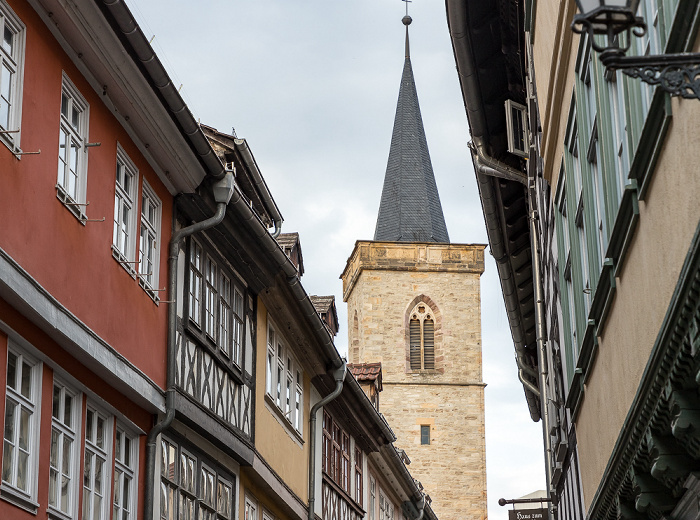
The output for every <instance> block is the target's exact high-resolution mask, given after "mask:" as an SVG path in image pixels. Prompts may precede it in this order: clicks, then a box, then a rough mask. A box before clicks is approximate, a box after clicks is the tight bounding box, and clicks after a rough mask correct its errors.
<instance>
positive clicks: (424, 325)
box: [408, 303, 435, 370]
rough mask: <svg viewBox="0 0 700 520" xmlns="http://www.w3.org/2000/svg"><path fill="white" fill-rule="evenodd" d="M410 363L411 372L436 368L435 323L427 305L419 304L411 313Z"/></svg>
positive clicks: (409, 327)
mask: <svg viewBox="0 0 700 520" xmlns="http://www.w3.org/2000/svg"><path fill="white" fill-rule="evenodd" d="M408 333H409V363H410V367H411V370H430V369H434V368H435V321H434V318H433V313H432V311H431V309H430V307H428V306H427V305H426V304H425V303H419V304H418V305H416V306H415V308H414V309H413V311H411V317H410V320H409V324H408Z"/></svg>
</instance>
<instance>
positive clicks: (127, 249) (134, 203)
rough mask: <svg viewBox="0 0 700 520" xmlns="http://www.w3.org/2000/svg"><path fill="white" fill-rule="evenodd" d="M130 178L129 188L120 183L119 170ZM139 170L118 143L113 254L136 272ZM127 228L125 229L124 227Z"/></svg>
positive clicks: (125, 266)
mask: <svg viewBox="0 0 700 520" xmlns="http://www.w3.org/2000/svg"><path fill="white" fill-rule="evenodd" d="M120 169H121V171H122V176H123V177H124V178H126V177H127V176H128V177H129V178H130V186H129V189H125V188H124V186H123V185H121V184H120V183H119V176H120V175H119V172H120ZM138 182H139V170H138V168H136V165H135V164H134V163H133V162H132V160H131V159H129V156H128V155H127V154H126V152H125V151H124V149H123V148H122V147H121V145H120V144H119V143H117V164H116V171H115V179H114V221H113V228H112V254H113V256H114V257H115V258H116V259H117V260H118V261H119V263H120V264H122V266H124V268H125V269H126V270H127V271H129V272H130V273H132V274H133V273H135V272H136V270H135V266H136V264H135V262H134V257H135V255H136V235H137V233H136V224H137V218H136V212H137V211H138V199H137V198H136V193H137V192H138ZM124 210H126V211H128V214H127V218H126V222H123V211H124ZM124 228H125V229H124ZM124 232H125V233H126V236H127V238H126V240H124V241H123V242H124V243H123V244H122V240H119V239H118V234H120V233H124Z"/></svg>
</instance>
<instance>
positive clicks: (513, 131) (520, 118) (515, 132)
mask: <svg viewBox="0 0 700 520" xmlns="http://www.w3.org/2000/svg"><path fill="white" fill-rule="evenodd" d="M505 105H506V132H507V134H508V151H509V152H510V153H512V154H515V155H519V156H520V157H527V156H528V155H529V150H528V147H529V143H528V135H527V109H526V108H525V107H524V106H523V105H521V104H519V103H516V102H515V101H513V100H511V99H508V100H506V103H505Z"/></svg>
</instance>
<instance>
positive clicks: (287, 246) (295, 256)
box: [277, 233, 304, 278]
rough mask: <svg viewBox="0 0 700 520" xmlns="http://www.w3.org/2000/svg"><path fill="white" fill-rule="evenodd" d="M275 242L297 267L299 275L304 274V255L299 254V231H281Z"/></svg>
mask: <svg viewBox="0 0 700 520" xmlns="http://www.w3.org/2000/svg"><path fill="white" fill-rule="evenodd" d="M277 243H278V244H279V246H280V247H281V248H282V251H284V254H285V255H287V258H289V259H290V260H291V261H292V263H293V264H294V266H295V267H296V268H297V272H298V273H299V277H300V278H301V277H302V276H304V256H303V255H302V254H301V241H300V240H299V233H281V234H280V235H279V236H278V237H277Z"/></svg>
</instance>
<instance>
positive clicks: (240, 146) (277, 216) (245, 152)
mask: <svg viewBox="0 0 700 520" xmlns="http://www.w3.org/2000/svg"><path fill="white" fill-rule="evenodd" d="M233 142H234V144H235V145H236V149H237V150H238V151H239V152H240V153H241V155H242V156H243V160H244V161H245V163H246V166H247V167H248V170H249V171H250V173H251V175H252V176H253V181H254V182H255V187H256V188H257V189H258V193H260V195H261V197H262V199H263V202H264V203H265V207H266V208H267V209H268V211H270V213H271V214H272V222H274V224H275V229H274V231H273V232H272V238H277V237H278V236H279V234H280V233H281V232H282V222H284V219H283V218H282V214H281V213H280V210H279V208H278V207H277V204H276V203H275V201H274V200H273V198H272V194H271V193H270V190H269V189H268V187H267V184H266V183H265V179H263V176H262V174H261V173H260V169H259V168H258V163H257V162H255V158H254V157H253V153H252V152H251V151H250V147H249V146H248V141H246V140H245V139H236V138H234V140H233Z"/></svg>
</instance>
